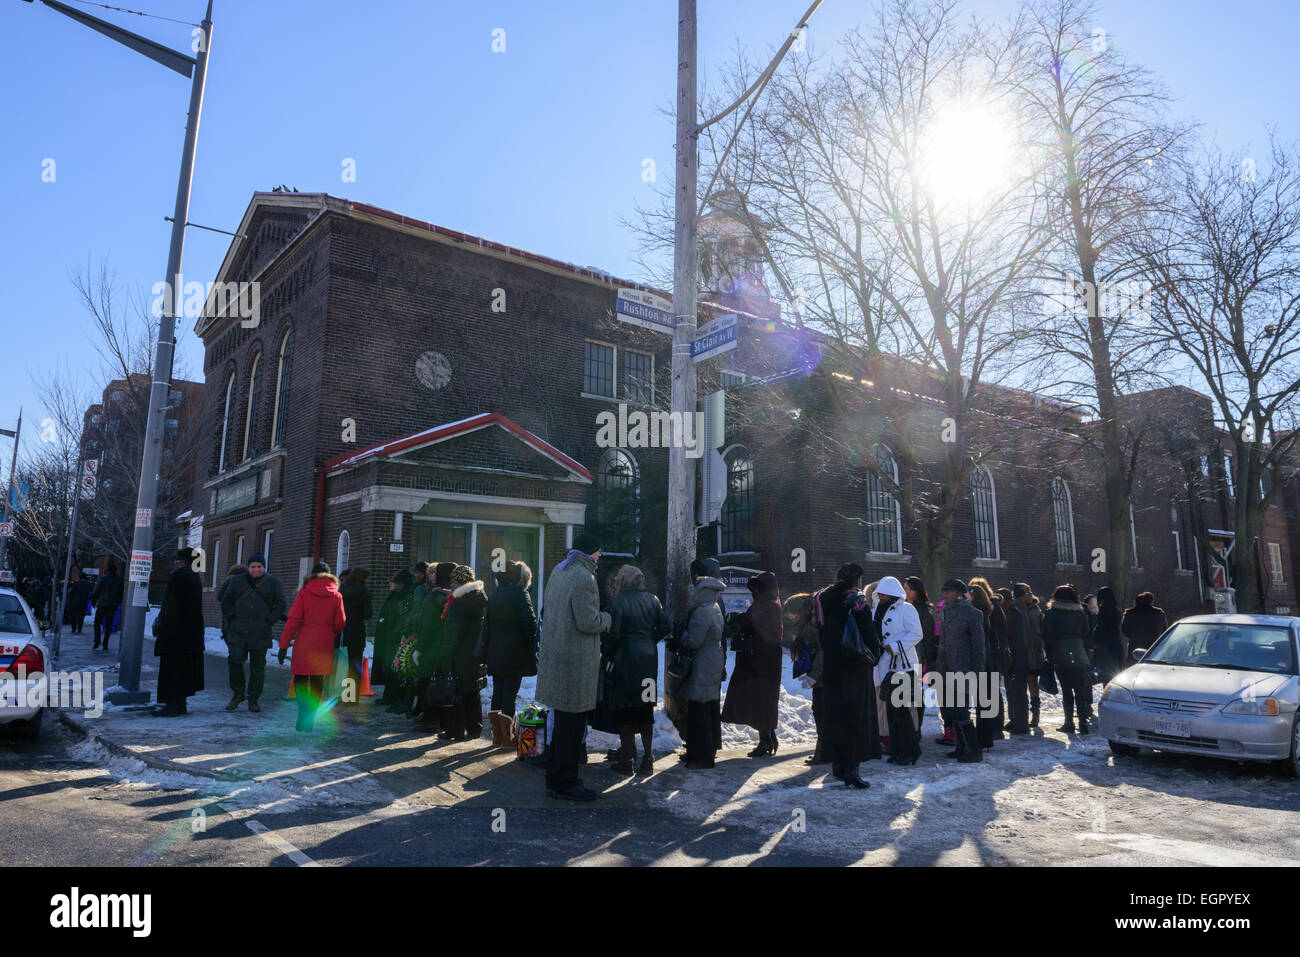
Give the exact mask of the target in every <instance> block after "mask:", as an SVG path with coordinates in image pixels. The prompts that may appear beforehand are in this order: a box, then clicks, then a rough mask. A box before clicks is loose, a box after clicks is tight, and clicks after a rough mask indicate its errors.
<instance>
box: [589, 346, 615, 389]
mask: <svg viewBox="0 0 1300 957" xmlns="http://www.w3.org/2000/svg"><path fill="white" fill-rule="evenodd" d="M582 391H583V392H585V393H587V394H588V395H601V396H606V397H607V398H610V399H612V398H614V347H613V346H611V345H607V344H606V343H603V342H592V341H591V340H590V339H588V340H587V341H585V342H584V343H583V360H582Z"/></svg>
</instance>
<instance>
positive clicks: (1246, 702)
mask: <svg viewBox="0 0 1300 957" xmlns="http://www.w3.org/2000/svg"><path fill="white" fill-rule="evenodd" d="M1280 711H1281V708H1280V707H1279V706H1278V703H1277V699H1276V698H1237V699H1236V700H1234V701H1229V702H1228V703H1227V704H1225V705H1224V706H1223V713H1224V714H1254V715H1274V714H1278V713H1280Z"/></svg>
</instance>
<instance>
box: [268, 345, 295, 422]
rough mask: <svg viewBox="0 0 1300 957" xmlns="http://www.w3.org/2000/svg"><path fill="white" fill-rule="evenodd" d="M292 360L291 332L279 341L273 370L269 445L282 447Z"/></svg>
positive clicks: (287, 409)
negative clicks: (272, 404) (272, 400)
mask: <svg viewBox="0 0 1300 957" xmlns="http://www.w3.org/2000/svg"><path fill="white" fill-rule="evenodd" d="M292 358H293V330H292V329H287V330H285V333H284V337H283V338H282V339H281V340H280V358H279V361H278V362H277V363H276V369H275V411H273V412H272V413H271V444H272V445H273V446H281V445H284V420H285V419H286V418H287V417H288V412H289V363H290V360H292Z"/></svg>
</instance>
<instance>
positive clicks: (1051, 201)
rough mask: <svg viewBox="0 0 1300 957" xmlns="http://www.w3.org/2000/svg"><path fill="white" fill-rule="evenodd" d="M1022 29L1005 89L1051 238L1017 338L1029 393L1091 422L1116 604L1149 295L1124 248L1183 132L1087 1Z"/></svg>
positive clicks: (1164, 186) (1126, 565) (1030, 20)
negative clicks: (1026, 142) (1128, 398)
mask: <svg viewBox="0 0 1300 957" xmlns="http://www.w3.org/2000/svg"><path fill="white" fill-rule="evenodd" d="M1022 23H1023V26H1024V31H1023V34H1022V44H1021V47H1020V50H1019V56H1020V64H1019V71H1020V79H1019V92H1020V96H1021V98H1022V104H1023V105H1022V111H1023V112H1024V114H1025V115H1026V117H1027V119H1028V120H1029V121H1030V122H1031V123H1032V124H1033V125H1034V128H1035V130H1036V137H1035V138H1036V139H1037V141H1038V142H1039V143H1040V144H1041V152H1040V154H1039V156H1038V158H1037V161H1036V170H1035V174H1036V177H1037V184H1036V188H1037V189H1038V191H1039V193H1040V195H1041V196H1042V197H1043V200H1044V201H1043V205H1042V207H1041V208H1042V212H1043V214H1044V216H1045V225H1046V228H1047V230H1048V232H1049V235H1050V237H1051V242H1050V244H1049V245H1048V246H1047V247H1046V249H1045V250H1044V255H1043V257H1042V262H1041V264H1040V266H1039V275H1040V279H1041V280H1042V281H1043V282H1044V284H1045V293H1046V294H1045V296H1044V304H1045V307H1046V308H1045V309H1044V314H1043V316H1042V317H1041V320H1040V322H1039V323H1038V325H1037V328H1035V330H1034V334H1033V336H1032V338H1031V341H1032V342H1035V343H1037V344H1038V345H1039V346H1040V349H1039V350H1038V355H1039V356H1040V357H1041V362H1040V366H1039V368H1040V371H1041V372H1042V378H1043V379H1044V380H1046V381H1045V382H1044V383H1043V384H1041V386H1040V387H1041V388H1043V389H1044V390H1047V391H1051V392H1053V393H1054V394H1057V395H1060V396H1062V397H1064V398H1067V399H1069V400H1071V401H1073V402H1076V403H1079V404H1080V405H1082V406H1084V407H1085V408H1087V409H1089V410H1091V411H1093V412H1094V413H1095V415H1096V417H1097V422H1096V424H1095V428H1094V429H1093V430H1091V431H1086V432H1085V433H1084V437H1085V439H1086V440H1087V441H1088V442H1089V443H1090V444H1091V445H1092V446H1093V447H1094V448H1095V449H1096V450H1097V452H1098V453H1099V458H1100V462H1101V467H1102V470H1103V473H1104V478H1103V481H1104V487H1105V493H1106V516H1107V532H1108V535H1107V538H1108V541H1107V549H1106V553H1107V566H1108V568H1107V570H1108V573H1109V578H1110V582H1111V585H1112V587H1113V588H1115V589H1116V591H1117V592H1118V593H1119V595H1120V597H1121V599H1123V598H1124V597H1125V596H1128V595H1129V594H1130V592H1131V581H1130V579H1131V577H1132V555H1131V554H1130V551H1129V548H1128V547H1127V545H1126V542H1127V541H1128V537H1129V502H1130V497H1131V491H1132V485H1133V476H1134V470H1135V468H1136V463H1137V462H1138V453H1139V450H1140V447H1141V444H1142V432H1141V422H1140V421H1138V422H1135V421H1133V420H1132V418H1131V417H1126V416H1125V415H1124V404H1123V402H1122V396H1123V395H1124V394H1126V393H1128V392H1131V391H1135V390H1136V389H1138V388H1142V387H1146V386H1150V385H1152V384H1154V382H1153V378H1154V377H1153V376H1152V371H1151V370H1152V368H1153V365H1152V363H1150V362H1149V361H1148V359H1149V357H1150V355H1151V348H1152V346H1151V342H1152V340H1151V336H1150V335H1149V332H1150V330H1149V328H1148V326H1149V323H1150V315H1149V308H1150V303H1149V288H1148V287H1146V286H1143V282H1144V280H1145V275H1144V272H1143V264H1142V258H1141V255H1140V254H1139V253H1138V252H1137V251H1135V250H1134V249H1133V247H1132V245H1131V244H1130V242H1129V239H1130V237H1132V236H1133V235H1135V234H1141V233H1142V232H1143V230H1142V226H1143V224H1144V223H1145V222H1147V221H1148V220H1149V219H1150V218H1151V217H1152V216H1153V215H1159V213H1160V212H1161V211H1163V210H1166V209H1168V208H1169V205H1170V202H1171V190H1170V189H1169V182H1170V178H1169V175H1168V170H1169V169H1170V168H1171V166H1173V164H1174V160H1175V153H1176V152H1177V151H1178V150H1179V148H1180V146H1181V143H1182V141H1183V139H1184V138H1185V134H1186V130H1185V129H1184V128H1182V127H1179V126H1177V125H1174V124H1171V123H1170V122H1168V121H1167V120H1166V118H1165V112H1166V109H1167V107H1168V102H1169V98H1168V95H1167V94H1166V92H1165V91H1164V89H1163V88H1162V87H1161V86H1160V84H1159V83H1157V82H1156V80H1155V79H1154V78H1153V77H1152V76H1151V75H1150V74H1149V73H1148V72H1147V71H1146V70H1144V69H1142V68H1141V67H1139V66H1136V65H1133V64H1131V63H1128V62H1127V61H1126V60H1125V58H1124V56H1123V54H1122V53H1121V52H1120V51H1119V50H1118V49H1116V48H1115V47H1114V46H1113V45H1111V43H1110V42H1109V41H1108V40H1107V38H1106V34H1105V32H1104V31H1103V30H1096V32H1094V30H1095V29H1096V24H1097V14H1096V6H1095V4H1093V3H1091V2H1089V0H1036V2H1032V3H1027V4H1026V5H1025V7H1024V8H1023V11H1022ZM1156 368H1158V366H1157V367H1156Z"/></svg>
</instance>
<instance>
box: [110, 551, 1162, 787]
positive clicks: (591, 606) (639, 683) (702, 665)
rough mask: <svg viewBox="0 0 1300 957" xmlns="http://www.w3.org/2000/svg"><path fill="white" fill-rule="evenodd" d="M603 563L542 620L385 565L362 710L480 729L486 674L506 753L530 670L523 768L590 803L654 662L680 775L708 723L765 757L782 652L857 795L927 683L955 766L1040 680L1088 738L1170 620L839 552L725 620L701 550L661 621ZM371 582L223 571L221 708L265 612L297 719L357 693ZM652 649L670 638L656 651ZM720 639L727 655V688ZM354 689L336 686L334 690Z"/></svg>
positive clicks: (1106, 594) (910, 733) (244, 687)
mask: <svg viewBox="0 0 1300 957" xmlns="http://www.w3.org/2000/svg"><path fill="white" fill-rule="evenodd" d="M191 557H192V556H191V554H190V551H189V549H181V550H180V551H179V552H178V553H177V556H176V570H175V571H174V572H173V574H172V576H171V578H170V579H169V581H168V585H167V592H166V595H165V597H164V601H163V607H162V609H161V612H160V614H159V615H158V618H157V619H156V621H155V624H154V634H155V636H156V637H157V638H158V641H157V643H156V646H155V650H156V652H157V654H158V656H159V658H160V669H159V691H158V698H159V701H160V703H161V705H162V706H161V708H160V709H159V710H158V711H157V712H156V713H157V714H159V715H160V716H164V717H167V716H175V715H179V714H184V713H186V704H185V699H186V698H187V697H188V696H190V695H192V694H194V693H196V691H198V690H201V689H202V687H203V668H202V649H203V619H202V610H201V587H202V586H201V582H200V581H199V578H198V575H197V574H196V573H195V572H193V571H192V569H191V567H190V559H191ZM601 557H602V549H601V545H600V542H599V541H598V540H597V539H596V538H595V537H593V536H592V535H591V534H589V533H582V534H579V535H578V536H576V538H575V539H574V541H573V545H572V547H571V548H570V550H569V551H568V554H567V555H566V556H565V557H564V559H563V560H562V561H561V562H560V563H559V564H558V565H556V567H555V568H554V569H553V571H552V572H551V574H550V575H549V576H548V577H547V579H546V587H545V595H544V602H543V608H544V610H545V614H544V615H543V616H541V619H540V621H539V616H538V614H537V612H536V610H535V608H534V605H533V600H532V597H531V595H530V591H529V589H530V586H531V584H532V570H531V569H530V568H529V567H528V565H527V564H525V563H524V562H518V561H517V562H509V563H507V564H506V565H505V567H504V568H503V570H501V571H499V572H497V573H496V583H495V585H496V587H495V588H493V589H492V594H491V596H490V597H489V595H488V593H487V589H486V588H485V585H484V583H483V582H482V581H480V580H478V579H477V578H476V577H475V574H474V572H473V570H472V569H471V568H469V567H468V566H466V565H460V564H457V563H454V562H437V563H433V564H430V563H424V562H421V563H418V564H417V565H416V566H415V567H414V568H413V569H412V570H411V571H406V570H401V571H398V572H397V573H396V574H394V575H393V576H392V578H391V579H390V580H389V582H388V594H387V595H386V596H385V598H384V600H383V602H382V603H381V604H380V606H379V608H378V611H377V614H376V615H374V617H375V626H374V670H373V674H372V679H373V681H374V683H375V684H376V685H377V686H382V687H383V696H382V697H381V698H379V699H378V704H379V705H382V706H386V707H387V708H388V709H389V710H390V711H391V712H393V713H397V714H405V715H409V716H410V718H411V720H412V721H413V722H414V725H415V727H417V728H419V729H421V730H423V731H426V732H433V733H437V735H438V736H439V737H440V738H442V739H444V740H450V741H459V740H466V739H477V738H479V737H481V736H482V734H483V724H484V714H483V702H482V697H481V693H482V691H483V690H484V689H485V687H486V686H487V682H488V679H489V678H490V679H491V681H492V697H491V702H490V704H489V707H488V712H487V717H488V720H489V722H490V724H491V732H492V737H493V741H494V742H495V743H497V744H501V745H508V744H509V742H510V740H511V735H512V731H511V729H512V725H513V722H514V719H515V714H516V708H517V705H518V696H519V690H520V687H521V685H522V683H523V680H524V679H525V678H527V677H530V676H534V675H535V676H536V678H537V681H536V688H535V693H534V697H535V699H536V702H537V703H539V704H541V705H544V706H545V707H546V709H547V719H546V734H545V742H546V744H545V752H544V756H543V757H542V758H541V760H540V762H539V763H541V764H543V765H544V766H545V768H546V784H547V789H548V792H549V793H550V794H551V795H552V796H555V797H560V798H566V799H570V800H577V801H589V800H593V799H594V798H595V796H596V795H595V792H594V791H592V790H591V789H588V788H586V787H584V786H583V782H582V779H581V776H580V768H581V766H582V765H584V764H586V762H587V750H586V746H585V741H586V736H587V731H588V729H589V728H594V729H596V730H600V731H605V732H608V733H611V734H614V735H617V737H618V741H619V745H618V747H616V748H614V749H612V750H610V751H608V752H607V753H606V758H607V761H608V765H609V767H610V768H612V769H613V770H615V771H617V772H620V773H624V774H638V773H639V774H648V773H650V772H651V771H652V770H653V766H654V761H655V756H654V753H653V738H654V712H655V708H656V706H657V704H658V702H659V701H660V700H662V697H663V696H662V694H661V689H660V687H659V680H660V679H659V676H660V674H661V671H662V673H664V674H666V675H667V676H668V680H675V681H677V682H678V687H677V696H678V698H679V699H681V700H683V701H684V702H685V709H684V715H682V716H679V718H678V720H680V725H679V727H680V729H681V730H682V737H683V739H684V744H685V747H684V749H683V751H682V752H681V759H682V761H683V763H684V765H685V767H686V768H688V769H690V770H707V769H709V768H712V767H713V766H714V763H715V760H716V757H717V753H718V751H719V750H720V749H721V747H722V724H723V723H730V724H735V725H742V726H747V727H749V728H752V729H753V730H754V731H756V732H757V734H758V745H757V746H756V747H755V748H754V749H753V750H752V751H750V752H749V756H750V757H752V758H763V757H768V756H771V755H775V754H776V753H777V751H778V749H779V747H780V741H779V739H778V737H777V729H778V725H779V720H778V715H779V702H780V696H781V689H782V671H783V664H784V657H785V655H786V654H788V655H789V657H790V659H791V661H792V674H793V675H794V677H795V678H797V679H799V680H800V682H801V683H802V684H803V686H804V687H805V688H808V689H810V690H811V696H812V713H813V717H814V721H815V724H816V729H817V744H816V748H815V749H814V751H813V753H812V755H810V756H809V757H808V758H807V759H806V761H807V763H808V764H810V765H821V764H829V765H830V766H831V775H832V776H833V777H834V778H836V779H839V780H841V781H843V782H844V784H845V786H846V787H849V788H855V789H862V788H866V787H868V786H869V785H868V783H867V782H866V781H865V780H863V778H862V776H861V774H860V771H859V769H860V767H861V764H862V762H864V761H869V760H872V759H877V758H883V759H886V760H887V761H888V763H890V764H896V765H911V764H915V763H916V761H917V760H918V758H919V757H920V755H921V744H922V741H921V724H922V717H923V715H924V711H925V702H926V697H927V694H928V693H929V692H931V691H932V692H933V694H934V696H935V699H936V700H937V703H938V705H939V713H940V717H941V720H942V725H943V733H942V735H940V736H939V737H938V738H936V739H935V743H937V744H939V745H943V746H946V747H948V748H949V749H950V750H949V751H948V753H947V756H948V757H950V758H953V759H954V760H955V761H957V762H958V763H973V762H979V761H982V760H984V756H985V755H986V754H987V753H988V752H989V751H990V750H991V749H992V748H993V747H994V745H995V742H996V741H998V740H1002V739H1004V738H1005V737H1006V735H1008V734H1011V735H1027V734H1032V733H1033V729H1035V728H1037V727H1038V725H1039V720H1040V716H1041V707H1042V703H1041V695H1042V694H1043V693H1044V692H1046V693H1050V694H1055V693H1057V692H1058V691H1059V693H1060V695H1061V702H1062V705H1063V708H1064V712H1065V721H1064V723H1063V724H1062V725H1061V727H1060V728H1059V730H1060V731H1063V732H1066V733H1068V734H1075V733H1078V734H1087V733H1089V730H1090V724H1091V722H1092V721H1093V718H1094V712H1093V701H1092V688H1093V685H1094V684H1095V683H1098V682H1101V683H1105V682H1106V681H1109V680H1110V678H1111V677H1113V676H1114V675H1115V674H1116V673H1117V672H1118V671H1120V670H1122V669H1123V668H1125V667H1127V666H1128V665H1129V664H1130V663H1132V661H1133V658H1132V654H1131V652H1132V650H1133V649H1136V648H1144V647H1148V646H1149V645H1150V644H1151V642H1152V641H1154V640H1155V638H1157V637H1158V636H1159V635H1160V634H1161V633H1162V632H1163V631H1164V630H1165V628H1166V627H1167V620H1166V617H1165V614H1164V612H1163V610H1161V609H1160V608H1158V607H1157V606H1156V605H1155V599H1154V596H1153V595H1152V594H1151V593H1150V592H1143V593H1142V594H1140V595H1138V597H1137V599H1136V601H1135V603H1134V605H1133V607H1131V608H1129V609H1127V610H1123V611H1121V609H1120V606H1119V602H1118V601H1117V600H1116V596H1115V594H1114V592H1113V591H1112V590H1111V589H1110V588H1109V587H1103V588H1101V589H1099V590H1098V592H1097V594H1096V595H1086V596H1083V597H1080V595H1079V593H1078V591H1077V589H1076V588H1075V587H1074V586H1073V585H1069V584H1063V585H1060V586H1058V587H1056V588H1055V589H1054V590H1053V592H1052V596H1051V599H1050V600H1049V601H1046V602H1040V599H1039V598H1038V596H1037V595H1035V594H1034V593H1033V590H1032V589H1031V588H1030V586H1029V585H1027V584H1025V583H1023V582H1017V583H1013V584H1011V585H1009V586H1007V587H1002V588H994V587H993V586H992V585H991V584H990V583H989V582H988V580H987V579H985V578H981V577H977V578H973V579H971V580H970V581H969V582H966V581H963V580H961V579H958V578H952V579H949V580H947V581H945V582H943V584H942V586H941V587H940V590H939V599H940V600H939V601H938V602H937V603H932V602H931V599H930V596H929V594H928V592H927V589H926V585H925V582H924V581H922V579H920V578H919V577H916V576H912V577H908V578H906V579H904V580H902V581H900V580H899V579H898V578H895V577H893V576H886V577H883V578H881V579H879V580H878V581H875V582H871V583H864V580H863V579H864V575H865V571H864V569H863V567H862V566H861V565H859V564H857V563H855V562H850V563H847V564H845V565H844V566H842V567H841V568H840V569H839V571H838V574H837V576H836V580H835V581H834V582H833V583H831V584H830V585H828V586H826V587H825V588H822V589H821V590H819V591H817V592H814V593H800V594H796V595H792V596H790V597H789V598H788V599H787V600H785V601H784V602H783V601H782V598H781V595H780V589H779V587H778V582H777V579H776V576H775V575H774V574H772V573H771V572H762V573H760V574H756V575H753V576H752V577H751V578H749V580H748V582H747V587H748V590H749V592H750V594H751V596H752V601H751V602H750V603H749V605H748V607H747V608H746V609H745V610H744V611H742V612H738V613H735V614H732V615H728V613H727V610H726V607H725V604H724V602H723V597H722V596H723V592H724V590H725V589H726V586H725V584H724V583H723V581H722V580H721V569H720V567H719V566H718V563H717V562H716V561H715V560H713V559H699V560H697V561H695V562H694V563H693V564H692V565H691V577H692V582H693V587H692V590H691V594H690V597H689V600H688V602H687V608H686V616H685V620H684V621H681V622H676V623H674V622H673V621H672V620H671V618H670V615H669V613H668V612H667V610H666V609H665V608H664V606H663V605H662V603H661V602H660V600H659V598H658V597H657V596H656V595H655V594H654V593H653V591H651V590H650V589H649V587H648V585H647V580H646V575H645V573H644V572H643V571H642V570H641V569H639V568H637V567H636V566H635V565H631V564H625V565H621V566H618V567H616V568H614V569H612V572H611V574H610V575H609V576H608V579H607V581H606V582H605V583H604V586H605V587H603V588H602V583H601V582H600V581H599V579H598V575H599V572H598V569H599V568H600V559H601ZM367 579H368V575H367V572H366V570H364V569H351V570H349V571H348V572H346V573H345V574H344V576H343V578H342V580H340V579H339V578H337V577H336V576H335V575H334V574H333V573H332V572H331V570H330V568H329V566H328V565H326V564H325V563H324V562H318V563H317V564H316V565H315V566H314V567H313V568H312V570H311V573H310V574H309V575H308V577H307V578H306V579H305V580H304V581H303V583H302V587H301V588H300V589H299V591H298V593H297V595H296V597H295V598H294V600H293V603H292V605H290V606H287V605H286V601H285V597H284V590H283V588H282V586H281V584H280V582H279V581H278V580H277V579H276V578H275V577H274V576H272V575H269V574H268V573H267V571H266V566H265V560H264V557H263V556H262V555H260V554H254V555H253V556H251V557H250V559H249V561H248V564H247V566H243V565H237V566H234V567H232V568H231V569H230V570H229V573H228V575H227V577H226V580H225V582H224V583H223V585H222V586H221V588H220V590H219V592H218V596H217V597H218V600H219V602H220V605H221V610H222V633H223V636H224V638H225V640H226V644H227V646H228V649H229V674H230V688H231V693H232V697H231V699H230V702H229V704H228V705H227V710H234V709H236V708H238V707H239V705H240V704H242V703H243V702H245V701H247V702H248V709H249V710H250V711H260V710H261V709H260V706H259V704H258V699H259V697H260V696H261V694H262V690H263V686H264V681H265V668H266V662H265V657H266V653H267V651H268V650H269V649H270V647H271V644H272V642H273V639H272V629H273V627H274V626H275V624H276V623H277V622H278V621H281V620H283V621H284V622H285V626H284V628H283V630H282V631H281V633H280V636H279V652H278V654H279V657H280V660H281V662H283V661H284V660H285V656H286V655H287V654H288V652H289V650H290V649H291V648H292V650H293V659H292V674H293V685H294V696H295V697H296V699H297V702H298V721H297V725H296V726H297V728H298V730H299V731H304V732H305V731H310V730H312V728H313V726H314V722H315V719H316V716H317V714H318V713H319V712H320V710H321V708H322V706H323V704H324V702H325V699H326V694H327V682H328V681H329V679H330V676H331V675H332V674H334V673H335V671H336V669H338V668H341V667H342V664H341V661H342V658H343V655H344V654H345V655H346V671H347V677H348V678H349V679H350V680H351V682H352V688H353V689H354V690H355V688H356V687H357V686H358V685H359V683H360V680H361V676H362V668H363V667H364V662H363V655H364V648H365V642H366V633H367V627H366V625H367V621H368V620H369V619H370V618H371V617H372V609H371V602H370V594H369V590H368V588H367ZM106 582H107V578H105V579H101V581H100V583H99V587H100V588H104V587H105V585H106ZM97 593H98V589H97ZM106 593H107V592H106ZM104 600H106V599H104ZM118 601H119V603H120V596H119V597H118ZM286 607H287V611H286ZM96 618H97V619H98V618H99V615H98V614H97V616H96ZM96 643H97V644H98V639H97V641H96ZM660 644H665V645H666V650H665V652H664V653H663V655H662V656H661V652H660V649H659V645H660ZM729 651H730V652H733V653H734V659H732V660H733V661H734V664H733V669H732V674H731V680H730V682H729V683H727V686H726V693H725V695H724V693H723V685H724V682H725V681H726V677H727V663H728V652H729ZM724 698H725V700H724ZM355 701H356V698H355V695H353V696H352V697H348V696H347V695H344V696H343V697H342V699H341V702H340V703H341V704H343V705H345V706H347V705H352V704H354V703H355ZM638 739H639V740H640V744H641V750H640V756H639V760H638V751H637V742H638Z"/></svg>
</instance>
